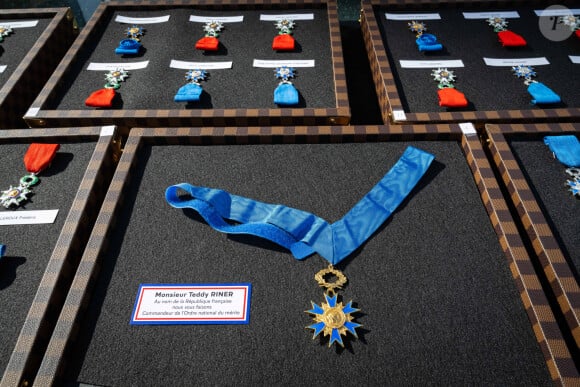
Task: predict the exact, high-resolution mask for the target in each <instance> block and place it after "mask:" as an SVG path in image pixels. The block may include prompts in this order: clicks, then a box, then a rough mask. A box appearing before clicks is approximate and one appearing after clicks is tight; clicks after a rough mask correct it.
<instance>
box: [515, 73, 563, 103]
mask: <svg viewBox="0 0 580 387" xmlns="http://www.w3.org/2000/svg"><path fill="white" fill-rule="evenodd" d="M512 71H513V72H514V75H515V76H516V77H518V78H524V84H526V85H527V86H528V93H529V94H530V95H531V96H532V100H531V101H530V103H531V104H532V105H549V104H555V103H560V102H561V101H562V100H561V99H560V96H559V95H558V94H556V93H554V91H552V89H550V88H549V87H548V86H546V85H544V84H543V83H541V82H538V81H535V80H533V79H532V78H534V77H535V76H536V75H537V74H536V72H535V71H534V68H533V67H532V66H525V65H517V66H512Z"/></svg>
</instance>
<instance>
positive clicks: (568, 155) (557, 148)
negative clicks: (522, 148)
mask: <svg viewBox="0 0 580 387" xmlns="http://www.w3.org/2000/svg"><path fill="white" fill-rule="evenodd" d="M544 144H546V145H547V146H548V148H550V150H551V151H552V152H553V153H554V155H555V156H556V158H557V159H558V160H559V161H560V162H561V163H562V164H564V165H566V166H567V167H569V168H572V167H576V168H577V167H580V142H579V141H578V138H577V137H576V136H574V135H572V134H569V135H562V136H546V137H544Z"/></svg>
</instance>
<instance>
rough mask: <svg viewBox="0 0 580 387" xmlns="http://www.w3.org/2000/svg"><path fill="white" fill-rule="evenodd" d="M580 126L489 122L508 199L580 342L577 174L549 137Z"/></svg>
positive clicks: (574, 132) (574, 131)
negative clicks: (556, 152)
mask: <svg viewBox="0 0 580 387" xmlns="http://www.w3.org/2000/svg"><path fill="white" fill-rule="evenodd" d="M579 129H580V125H579V124H577V123H569V124H555V123H552V124H543V125H539V124H522V125H515V124H514V125H487V126H486V132H487V134H488V136H489V148H490V150H491V154H492V155H493V160H494V163H495V164H496V166H497V167H498V169H499V172H500V175H501V178H502V183H503V184H504V186H505V187H506V189H507V192H508V194H509V199H510V201H511V203H512V205H513V206H514V208H515V209H516V210H517V213H518V215H519V218H520V219H519V220H520V222H521V225H522V228H523V229H524V230H525V234H526V235H527V237H528V238H529V241H530V244H531V246H532V247H533V251H534V253H535V254H536V256H537V257H538V259H539V262H540V263H541V268H542V270H543V273H544V275H545V277H546V279H547V281H548V282H549V284H550V288H551V291H552V292H553V294H554V297H555V299H556V300H557V303H558V305H559V307H560V309H561V312H562V314H563V316H564V318H565V321H566V323H567V325H568V327H569V330H570V332H571V336H572V337H573V339H574V342H575V345H576V348H578V346H579V345H580V299H579V295H580V288H579V287H578V269H579V268H580V255H579V253H578V252H579V251H580V240H579V238H578V219H579V218H578V217H579V216H580V205H579V204H580V203H579V202H578V199H577V197H576V196H574V195H573V194H572V191H571V187H570V186H567V184H566V182H567V181H573V180H574V178H573V177H572V176H570V175H568V174H567V173H566V169H567V167H566V166H565V165H564V164H561V163H560V162H559V161H558V160H557V159H556V158H555V157H554V156H553V154H552V152H551V151H550V149H549V148H548V146H547V145H546V144H544V141H543V139H544V138H545V137H546V136H562V135H576V137H577V136H578V135H577V133H578V130H579Z"/></svg>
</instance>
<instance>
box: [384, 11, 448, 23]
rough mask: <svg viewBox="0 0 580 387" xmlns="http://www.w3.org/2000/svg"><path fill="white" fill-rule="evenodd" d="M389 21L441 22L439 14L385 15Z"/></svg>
mask: <svg viewBox="0 0 580 387" xmlns="http://www.w3.org/2000/svg"><path fill="white" fill-rule="evenodd" d="M385 17H386V18H387V20H404V21H409V20H441V15H439V14H438V13H388V12H387V13H385Z"/></svg>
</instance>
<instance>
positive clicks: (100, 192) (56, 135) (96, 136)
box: [0, 127, 119, 386]
mask: <svg viewBox="0 0 580 387" xmlns="http://www.w3.org/2000/svg"><path fill="white" fill-rule="evenodd" d="M30 142H49V143H55V142H56V143H61V144H63V143H82V142H95V148H94V152H93V154H92V156H91V158H90V162H89V164H88V165H87V168H86V171H85V172H84V174H83V178H82V184H81V185H80V186H79V188H78V191H77V192H76V194H75V196H74V200H73V202H72V204H71V207H70V210H69V211H68V212H67V214H61V215H60V216H61V217H62V216H66V220H65V221H64V225H63V228H62V229H61V231H60V236H59V237H58V240H57V241H56V244H55V245H54V250H53V251H52V254H51V255H50V259H49V261H48V264H47V266H46V271H45V273H44V276H43V277H42V280H41V281H40V283H39V285H38V290H37V291H36V295H35V296H34V300H33V302H32V304H31V306H30V309H29V311H28V316H27V317H26V320H25V321H24V325H23V326H22V328H21V331H20V336H19V337H18V340H17V342H16V345H15V347H14V349H13V351H12V355H11V357H10V359H5V360H6V361H7V362H8V363H7V366H6V369H5V372H4V375H3V377H2V381H1V383H0V384H1V385H2V386H5V385H6V386H8V385H11V386H14V385H30V384H29V382H30V381H31V380H33V379H34V377H35V375H36V371H37V370H38V366H39V365H40V362H41V360H42V356H43V353H44V351H45V350H46V345H47V343H48V340H49V338H50V336H51V334H52V330H53V328H54V326H55V324H56V321H57V318H58V315H59V313H60V310H61V308H62V306H63V302H64V300H65V297H66V294H67V292H68V287H69V286H70V283H71V281H72V278H73V276H74V274H75V271H76V268H77V265H78V264H79V261H80V255H81V253H82V251H83V250H84V249H85V247H86V246H85V243H86V242H87V240H88V237H89V234H90V232H91V230H92V227H93V225H94V221H95V220H96V217H97V214H98V210H99V208H100V205H101V203H102V200H103V197H104V193H105V189H106V187H107V186H108V183H109V181H110V179H111V177H112V171H113V170H114V168H115V165H116V161H117V159H118V157H119V144H118V143H117V135H116V132H115V128H114V127H87V128H60V129H53V128H47V129H22V130H16V129H13V130H2V131H0V144H21V143H25V144H26V143H30ZM0 227H6V226H0ZM7 250H8V255H10V246H8V247H7ZM4 259H7V258H4Z"/></svg>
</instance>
